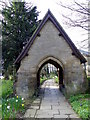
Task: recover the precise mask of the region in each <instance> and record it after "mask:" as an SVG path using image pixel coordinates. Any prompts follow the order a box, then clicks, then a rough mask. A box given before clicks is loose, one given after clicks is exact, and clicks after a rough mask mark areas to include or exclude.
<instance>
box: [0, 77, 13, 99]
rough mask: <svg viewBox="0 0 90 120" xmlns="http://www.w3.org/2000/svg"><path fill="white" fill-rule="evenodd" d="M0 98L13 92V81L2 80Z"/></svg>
mask: <svg viewBox="0 0 90 120" xmlns="http://www.w3.org/2000/svg"><path fill="white" fill-rule="evenodd" d="M0 92H1V93H0V98H1V97H2V98H7V97H9V96H10V95H11V94H12V93H13V81H11V80H4V79H3V80H2V82H1V85H0Z"/></svg>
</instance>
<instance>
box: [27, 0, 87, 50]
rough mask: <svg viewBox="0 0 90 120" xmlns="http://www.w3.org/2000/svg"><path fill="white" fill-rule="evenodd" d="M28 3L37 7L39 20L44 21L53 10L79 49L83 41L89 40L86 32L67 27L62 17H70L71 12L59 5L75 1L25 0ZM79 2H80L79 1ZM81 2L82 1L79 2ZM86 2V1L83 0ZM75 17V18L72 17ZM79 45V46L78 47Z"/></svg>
mask: <svg viewBox="0 0 90 120" xmlns="http://www.w3.org/2000/svg"><path fill="white" fill-rule="evenodd" d="M25 1H26V2H29V3H30V2H31V3H32V4H33V5H36V6H37V10H38V11H39V12H40V13H39V17H38V18H39V19H42V18H43V17H44V16H45V14H46V12H47V11H48V9H50V10H51V12H52V13H53V14H54V16H55V17H56V19H57V20H58V22H59V23H60V24H61V26H62V27H63V28H64V30H65V31H66V32H67V34H68V35H69V37H70V38H71V40H72V41H73V42H74V43H75V45H76V46H77V47H78V48H80V47H79V45H81V44H82V43H81V41H82V40H84V39H88V34H87V33H86V31H84V30H83V29H81V28H71V27H68V25H65V23H64V22H63V21H64V18H63V17H62V13H63V14H65V15H68V14H69V13H70V12H71V11H69V10H67V9H65V8H62V7H61V6H60V5H59V2H60V1H61V2H63V4H70V5H71V4H74V0H25ZM77 1H78V0H77ZM79 1H80V0H79ZM82 1H83V2H85V1H86V0H82ZM71 17H75V16H71ZM78 44H79V45H78Z"/></svg>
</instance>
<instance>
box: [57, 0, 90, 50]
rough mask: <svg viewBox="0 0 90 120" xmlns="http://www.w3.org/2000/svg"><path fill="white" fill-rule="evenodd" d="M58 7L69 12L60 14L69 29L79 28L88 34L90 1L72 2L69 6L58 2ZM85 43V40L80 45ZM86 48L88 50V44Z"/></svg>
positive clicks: (89, 28)
mask: <svg viewBox="0 0 90 120" xmlns="http://www.w3.org/2000/svg"><path fill="white" fill-rule="evenodd" d="M59 5H60V6H62V7H63V8H65V9H68V10H69V11H70V12H69V13H70V14H67V15H64V14H62V16H63V17H64V18H65V22H64V23H65V24H66V25H69V26H70V27H80V28H82V29H84V30H85V31H88V33H89V34H90V25H89V24H90V17H89V16H90V0H84V1H80V0H77V1H75V0H74V2H73V3H72V4H70V5H65V4H63V3H62V2H60V3H59ZM67 13H68V12H67ZM86 41H87V40H86V39H85V40H83V41H82V43H83V42H84V43H86ZM84 45H85V44H84ZM83 47H84V46H83ZM88 48H90V43H89V44H88Z"/></svg>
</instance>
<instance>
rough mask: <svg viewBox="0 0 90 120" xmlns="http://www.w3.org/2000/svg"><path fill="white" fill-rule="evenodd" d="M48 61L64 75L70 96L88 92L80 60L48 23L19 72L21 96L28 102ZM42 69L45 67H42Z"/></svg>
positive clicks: (18, 90) (18, 83)
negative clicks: (43, 65) (45, 61)
mask: <svg viewBox="0 0 90 120" xmlns="http://www.w3.org/2000/svg"><path fill="white" fill-rule="evenodd" d="M47 58H50V59H52V58H55V62H59V63H61V64H60V65H61V67H63V71H64V84H65V88H66V90H65V91H66V94H74V93H77V92H84V91H85V89H86V78H85V74H84V70H83V66H82V65H81V64H80V60H79V59H78V58H76V57H75V56H74V55H72V50H71V48H70V47H69V45H68V44H67V42H66V41H65V39H64V38H63V37H62V36H59V32H58V30H57V29H56V27H55V26H54V25H53V23H52V22H51V21H49V20H48V21H47V22H46V24H45V25H44V27H43V28H42V30H41V31H40V36H38V37H36V39H35V41H34V43H33V45H32V46H31V48H30V50H29V52H28V56H26V57H25V58H24V59H23V60H22V61H21V66H20V68H19V70H18V82H17V94H19V95H21V96H23V97H24V98H28V97H29V96H32V95H33V93H34V92H35V89H37V72H38V69H39V67H40V66H39V65H40V63H42V61H44V60H47ZM41 65H42V64H41Z"/></svg>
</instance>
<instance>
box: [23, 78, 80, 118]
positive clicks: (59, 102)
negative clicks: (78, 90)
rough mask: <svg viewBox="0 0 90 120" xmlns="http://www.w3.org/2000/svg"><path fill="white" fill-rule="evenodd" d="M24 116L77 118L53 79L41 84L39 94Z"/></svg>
mask: <svg viewBox="0 0 90 120" xmlns="http://www.w3.org/2000/svg"><path fill="white" fill-rule="evenodd" d="M24 118H50V119H53V118H64V119H68V118H72V119H74V118H79V117H78V116H77V114H76V113H75V112H74V111H73V110H72V108H71V106H70V105H69V103H68V102H67V100H66V99H65V97H64V96H63V94H62V93H61V92H60V91H59V87H58V86H57V84H55V82H54V80H53V79H50V80H47V81H45V82H44V84H43V85H42V86H41V92H40V96H39V97H38V98H37V99H36V100H35V101H34V102H33V103H32V106H30V109H28V110H27V111H26V113H25V115H24Z"/></svg>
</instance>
